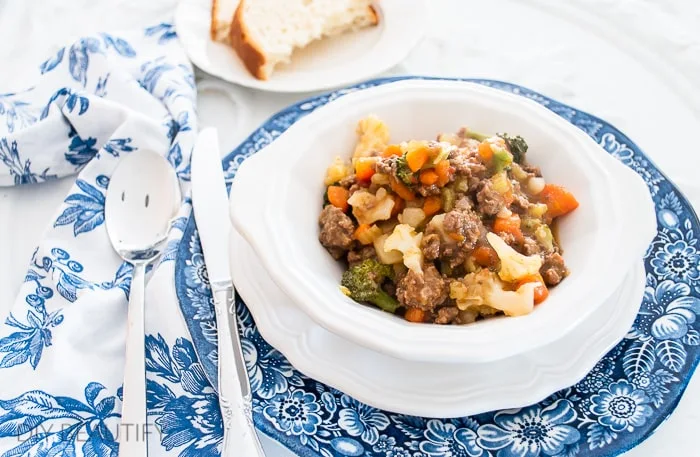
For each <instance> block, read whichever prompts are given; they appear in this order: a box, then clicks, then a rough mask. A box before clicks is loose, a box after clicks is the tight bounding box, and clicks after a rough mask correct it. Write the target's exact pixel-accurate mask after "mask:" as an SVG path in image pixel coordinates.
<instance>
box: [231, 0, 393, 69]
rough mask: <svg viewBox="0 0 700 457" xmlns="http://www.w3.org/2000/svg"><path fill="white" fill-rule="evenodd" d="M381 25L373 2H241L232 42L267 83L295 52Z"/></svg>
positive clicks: (253, 0)
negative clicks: (281, 64) (275, 69)
mask: <svg viewBox="0 0 700 457" xmlns="http://www.w3.org/2000/svg"><path fill="white" fill-rule="evenodd" d="M378 22H379V17H378V15H377V13H376V11H375V10H374V8H373V7H372V1H371V0H240V3H239V4H238V8H236V12H235V14H234V15H233V21H232V23H231V27H230V32H229V39H230V44H231V46H232V47H233V48H234V49H235V50H236V52H237V53H238V55H239V56H240V58H241V59H242V60H243V63H245V66H246V68H248V71H250V73H252V74H253V76H255V77H256V78H258V79H262V80H267V79H269V77H270V75H271V74H272V71H273V70H274V68H275V66H276V65H278V64H280V63H283V62H284V63H286V62H289V61H290V60H291V57H292V53H293V52H294V50H295V49H299V48H303V47H305V46H307V45H308V44H309V43H311V42H313V41H315V40H319V39H322V38H326V37H331V36H334V35H339V34H341V33H345V32H349V31H354V30H357V29H360V28H364V27H369V26H372V25H376V24H377V23H378Z"/></svg>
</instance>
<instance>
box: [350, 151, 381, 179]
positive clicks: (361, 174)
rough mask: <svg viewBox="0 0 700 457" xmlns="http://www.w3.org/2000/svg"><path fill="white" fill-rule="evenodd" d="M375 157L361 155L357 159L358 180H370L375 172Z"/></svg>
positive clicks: (356, 171)
mask: <svg viewBox="0 0 700 457" xmlns="http://www.w3.org/2000/svg"><path fill="white" fill-rule="evenodd" d="M376 161H377V160H376V159H375V158H374V157H360V158H359V159H357V160H356V161H355V176H356V177H357V180H358V181H369V180H370V179H372V176H373V175H374V173H375V169H374V164H375V162H376Z"/></svg>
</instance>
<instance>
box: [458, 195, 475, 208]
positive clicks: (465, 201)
mask: <svg viewBox="0 0 700 457" xmlns="http://www.w3.org/2000/svg"><path fill="white" fill-rule="evenodd" d="M473 208H474V204H473V203H472V200H471V199H470V198H469V197H462V198H459V199H458V200H457V201H456V202H455V209H456V210H458V211H467V210H471V209H473Z"/></svg>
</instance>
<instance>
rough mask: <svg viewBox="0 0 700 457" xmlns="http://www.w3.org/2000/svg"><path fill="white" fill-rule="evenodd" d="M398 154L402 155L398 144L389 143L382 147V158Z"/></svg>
mask: <svg viewBox="0 0 700 457" xmlns="http://www.w3.org/2000/svg"><path fill="white" fill-rule="evenodd" d="M400 155H403V151H402V150H401V146H400V145H398V144H390V145H389V146H387V147H386V148H385V149H384V152H382V157H384V158H386V157H394V156H400Z"/></svg>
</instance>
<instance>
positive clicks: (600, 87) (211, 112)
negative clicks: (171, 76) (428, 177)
mask: <svg viewBox="0 0 700 457" xmlns="http://www.w3.org/2000/svg"><path fill="white" fill-rule="evenodd" d="M202 1H207V0H202ZM175 3H176V1H175V0H152V1H149V2H144V1H142V0H111V1H95V0H0V62H2V71H0V92H8V91H12V90H13V89H19V88H24V87H26V86H28V85H31V81H32V80H33V79H34V77H35V76H36V75H37V73H38V71H37V68H38V65H39V63H40V62H41V61H43V60H44V59H45V58H46V57H47V56H49V55H50V54H51V53H52V52H54V51H55V50H56V49H57V48H58V47H59V45H61V44H62V43H63V42H64V41H66V40H70V39H71V38H72V37H75V36H78V35H82V34H87V33H91V32H96V31H102V30H110V31H118V30H123V29H126V28H131V27H143V26H146V25H151V24H153V23H155V22H159V21H165V20H170V19H171V17H172V12H173V9H174V6H175ZM430 3H431V7H432V8H431V14H430V16H429V17H428V18H427V20H428V30H429V31H428V36H427V37H426V39H425V40H424V41H423V42H422V43H421V45H420V46H419V47H418V48H417V49H416V50H415V51H414V52H413V53H411V55H410V56H409V58H408V59H407V60H406V61H405V62H404V64H403V65H402V66H401V67H399V68H397V69H395V70H394V73H418V74H430V75H443V76H468V77H487V78H495V79H502V80H507V81H512V82H515V83H518V84H522V85H524V86H528V87H530V88H532V89H535V90H537V91H540V92H542V93H544V94H545V95H549V96H552V97H554V98H557V99H558V100H561V101H563V102H566V103H569V104H572V105H574V106H576V107H578V108H580V109H583V110H586V111H589V112H591V113H593V114H596V115H598V116H600V117H602V118H603V119H606V120H608V121H610V122H612V123H613V124H615V125H616V126H617V127H619V128H620V129H622V130H623V131H624V132H625V133H627V134H628V135H629V136H630V137H631V138H633V139H634V140H635V142H636V143H637V144H638V145H640V146H641V147H642V149H644V150H645V152H647V153H648V155H650V156H651V157H652V158H653V159H654V161H655V162H656V163H657V164H658V165H659V166H660V167H661V169H662V170H663V171H665V172H666V173H667V174H668V175H669V176H670V177H671V178H672V179H674V180H675V181H676V182H678V183H680V184H681V185H682V186H683V189H684V190H685V191H686V192H687V194H688V196H689V197H691V200H692V201H694V203H695V205H696V207H698V206H700V192H698V188H699V187H698V185H697V184H695V183H696V182H697V170H698V169H700V153H699V152H700V151H699V150H698V142H697V140H696V139H693V138H692V137H693V136H696V135H697V132H699V131H700V29H699V28H698V24H700V2H697V1H695V0H568V1H561V0H481V1H478V0H431V2H430ZM241 96H242V97H243V99H244V100H245V101H246V106H245V107H239V108H238V109H237V108H236V107H234V106H232V105H231V103H230V102H229V101H228V100H226V99H225V98H222V97H221V96H220V94H217V93H209V92H207V93H202V94H200V98H199V100H200V107H199V111H200V116H201V122H200V124H201V125H202V126H206V125H214V126H217V127H219V128H220V138H221V143H222V151H230V150H231V149H232V148H233V147H234V146H235V145H236V144H237V143H238V142H239V141H240V140H242V139H243V138H244V137H245V136H246V135H247V134H248V133H249V131H250V130H251V129H253V128H255V127H256V126H257V125H258V124H259V123H260V122H262V121H263V120H264V119H266V118H267V117H268V116H269V115H271V114H272V113H273V112H275V111H276V110H278V109H280V108H282V107H284V106H286V105H288V104H289V103H291V102H294V101H296V100H298V99H299V98H302V97H304V96H305V95H301V94H300V95H275V94H266V93H262V92H254V91H243V92H242V93H241ZM237 121H240V123H239V122H237ZM232 125H242V126H243V127H242V128H240V129H237V130H236V129H232V128H231V127H230V126H232ZM69 185H70V182H69V181H66V180H64V181H59V182H53V183H49V184H42V185H40V186H25V187H24V188H22V189H0V314H2V315H4V314H5V313H6V312H7V310H8V309H9V308H10V306H11V304H12V301H13V299H14V296H15V294H16V292H17V290H18V287H19V284H20V282H21V280H22V278H23V277H24V273H25V271H26V267H27V264H28V261H29V258H30V256H31V253H32V251H33V249H34V247H35V244H36V243H37V241H38V239H39V238H40V237H41V234H42V232H43V229H44V227H45V226H46V224H47V223H48V221H49V219H50V218H51V217H52V216H53V215H54V212H55V208H56V207H57V205H58V204H59V203H60V202H61V201H62V199H63V197H64V194H65V192H66V190H67V188H68V186H69ZM697 430H700V376H696V377H695V378H694V379H693V381H692V382H691V383H690V386H689V387H688V390H687V391H686V393H685V396H684V398H683V400H682V401H681V403H680V404H679V406H678V409H677V410H676V412H675V413H674V414H673V415H672V417H671V418H670V419H669V420H668V421H667V422H666V423H665V424H664V425H663V426H662V427H661V428H660V429H659V431H658V432H657V433H656V434H655V435H654V436H653V437H651V438H650V439H649V440H647V441H646V442H645V443H643V444H642V445H640V446H639V447H637V448H636V449H634V450H632V451H630V452H629V453H627V454H625V456H626V457H666V456H669V457H670V456H673V457H676V456H677V457H691V456H696V455H698V450H697V449H695V446H694V445H693V442H696V441H697V437H696V436H695V434H697ZM269 450H270V451H271V452H269V454H270V456H271V457H276V456H278V455H281V452H280V451H278V450H274V451H273V450H272V448H270V449H269Z"/></svg>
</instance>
